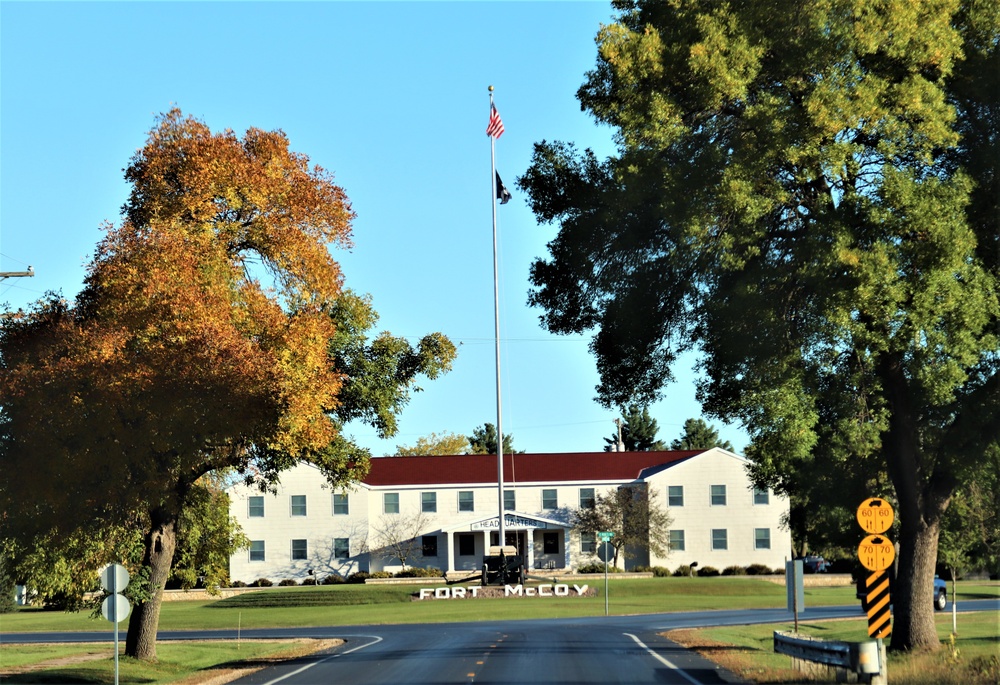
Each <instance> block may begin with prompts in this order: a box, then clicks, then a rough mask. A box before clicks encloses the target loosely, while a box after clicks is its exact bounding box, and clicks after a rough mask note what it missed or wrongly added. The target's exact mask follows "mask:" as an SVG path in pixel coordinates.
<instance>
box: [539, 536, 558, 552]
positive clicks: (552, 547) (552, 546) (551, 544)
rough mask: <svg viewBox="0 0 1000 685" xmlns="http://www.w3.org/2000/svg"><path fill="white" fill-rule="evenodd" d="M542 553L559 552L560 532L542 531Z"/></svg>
mask: <svg viewBox="0 0 1000 685" xmlns="http://www.w3.org/2000/svg"><path fill="white" fill-rule="evenodd" d="M542 553H543V554H559V533H542Z"/></svg>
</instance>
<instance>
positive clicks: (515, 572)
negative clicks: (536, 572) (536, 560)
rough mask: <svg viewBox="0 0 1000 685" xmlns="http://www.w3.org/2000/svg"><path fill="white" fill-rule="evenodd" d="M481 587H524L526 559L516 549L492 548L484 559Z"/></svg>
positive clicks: (510, 547) (508, 546) (508, 547)
mask: <svg viewBox="0 0 1000 685" xmlns="http://www.w3.org/2000/svg"><path fill="white" fill-rule="evenodd" d="M480 585H482V586H483V587H485V586H487V585H524V559H523V558H522V557H521V555H520V554H518V553H517V548H516V547H513V546H510V545H507V546H505V547H500V546H496V545H495V546H493V547H490V553H489V554H487V555H486V556H484V557H483V576H482V579H481V580H480Z"/></svg>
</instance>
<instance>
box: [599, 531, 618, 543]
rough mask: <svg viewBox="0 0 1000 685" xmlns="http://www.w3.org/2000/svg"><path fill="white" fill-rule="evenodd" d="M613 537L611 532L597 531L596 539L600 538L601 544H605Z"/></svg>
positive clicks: (613, 533) (613, 532)
mask: <svg viewBox="0 0 1000 685" xmlns="http://www.w3.org/2000/svg"><path fill="white" fill-rule="evenodd" d="M614 536H615V531H613V530H600V531H597V537H598V538H600V540H601V542H607V541H608V540H610V539H611V538H613V537H614Z"/></svg>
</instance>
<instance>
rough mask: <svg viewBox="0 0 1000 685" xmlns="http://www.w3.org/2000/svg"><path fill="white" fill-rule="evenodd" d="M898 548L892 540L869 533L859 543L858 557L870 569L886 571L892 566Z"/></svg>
mask: <svg viewBox="0 0 1000 685" xmlns="http://www.w3.org/2000/svg"><path fill="white" fill-rule="evenodd" d="M895 558H896V548H895V547H893V545H892V541H891V540H889V539H888V538H886V537H883V536H881V535H869V536H868V537H866V538H865V539H864V540H862V541H861V544H860V545H858V559H859V560H860V561H861V565H862V566H864V567H865V568H866V569H868V570H869V571H884V570H885V569H887V568H889V567H890V566H892V562H893V560H895Z"/></svg>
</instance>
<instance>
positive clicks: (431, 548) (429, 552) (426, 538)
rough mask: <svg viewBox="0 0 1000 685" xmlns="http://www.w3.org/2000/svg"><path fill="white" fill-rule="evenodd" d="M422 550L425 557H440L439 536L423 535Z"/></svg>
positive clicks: (421, 539) (421, 540)
mask: <svg viewBox="0 0 1000 685" xmlns="http://www.w3.org/2000/svg"><path fill="white" fill-rule="evenodd" d="M420 548H421V550H422V551H423V553H424V556H425V557H436V556H437V555H438V536H437V535H423V536H421V538H420Z"/></svg>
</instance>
